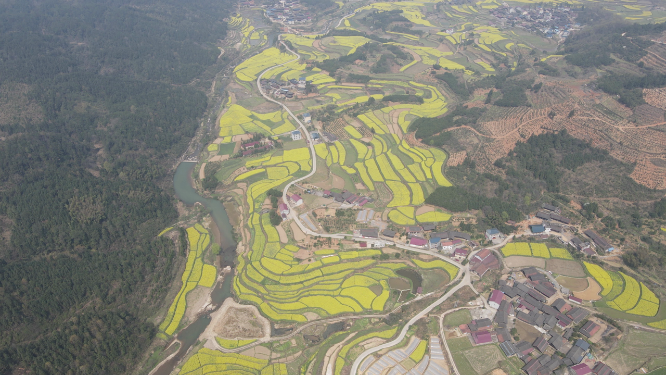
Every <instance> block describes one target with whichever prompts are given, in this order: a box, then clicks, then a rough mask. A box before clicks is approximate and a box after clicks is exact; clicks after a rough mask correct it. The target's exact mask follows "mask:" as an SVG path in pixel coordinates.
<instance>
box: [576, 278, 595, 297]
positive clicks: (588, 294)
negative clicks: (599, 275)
mask: <svg viewBox="0 0 666 375" xmlns="http://www.w3.org/2000/svg"><path fill="white" fill-rule="evenodd" d="M587 282H588V283H589V286H588V287H587V289H585V290H583V291H581V292H574V293H573V295H574V297H578V298H580V299H582V300H585V301H598V300H600V299H601V296H600V295H599V293H601V286H599V284H598V283H597V281H596V280H594V279H593V278H591V277H588V278H587Z"/></svg>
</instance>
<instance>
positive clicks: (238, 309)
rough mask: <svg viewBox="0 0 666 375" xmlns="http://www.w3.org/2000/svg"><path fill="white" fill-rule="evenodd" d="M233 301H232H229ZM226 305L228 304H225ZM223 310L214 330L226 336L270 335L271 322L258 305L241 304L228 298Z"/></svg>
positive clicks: (259, 336)
mask: <svg viewBox="0 0 666 375" xmlns="http://www.w3.org/2000/svg"><path fill="white" fill-rule="evenodd" d="M229 301H231V302H229ZM224 305H226V306H224ZM224 305H223V306H222V307H220V310H223V309H225V307H226V309H225V311H222V313H221V314H220V315H222V316H221V317H219V319H217V321H216V322H211V325H212V323H215V325H214V328H213V331H214V332H215V333H216V334H217V335H219V336H221V337H225V338H230V339H236V338H263V337H266V336H267V335H270V323H268V321H267V320H266V319H265V318H263V317H262V316H261V315H260V314H259V311H258V310H257V308H256V306H250V305H239V304H237V303H235V302H234V301H233V299H231V298H227V300H226V301H225V302H224Z"/></svg>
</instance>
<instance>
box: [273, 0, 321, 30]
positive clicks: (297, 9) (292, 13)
mask: <svg viewBox="0 0 666 375" xmlns="http://www.w3.org/2000/svg"><path fill="white" fill-rule="evenodd" d="M264 8H265V11H266V17H268V18H270V20H271V21H273V22H279V23H282V24H285V25H295V24H299V23H306V22H310V21H311V20H312V17H310V12H308V11H307V10H306V9H305V8H303V7H301V5H300V4H299V3H298V1H294V0H280V1H278V2H277V3H275V4H273V5H264Z"/></svg>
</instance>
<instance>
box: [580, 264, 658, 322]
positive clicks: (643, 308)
mask: <svg viewBox="0 0 666 375" xmlns="http://www.w3.org/2000/svg"><path fill="white" fill-rule="evenodd" d="M584 264H585V267H586V268H587V271H588V272H589V273H590V275H592V277H594V279H595V280H596V281H597V282H598V283H599V284H600V285H601V287H602V288H603V291H602V292H601V295H602V296H604V300H605V304H606V305H607V306H608V307H610V308H613V309H615V310H618V311H624V312H626V313H627V314H633V315H640V316H648V317H649V316H656V315H657V313H658V312H659V305H660V301H659V298H658V297H657V296H656V295H655V294H654V292H652V291H651V290H650V289H649V288H648V287H647V286H646V285H645V284H643V283H639V282H638V281H637V280H636V279H634V278H633V277H631V276H629V275H626V274H624V273H622V272H619V273H616V272H609V271H606V270H604V269H603V268H601V267H599V266H598V265H596V264H591V263H587V262H584Z"/></svg>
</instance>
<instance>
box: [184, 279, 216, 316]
mask: <svg viewBox="0 0 666 375" xmlns="http://www.w3.org/2000/svg"><path fill="white" fill-rule="evenodd" d="M210 291H211V288H206V287H203V286H197V287H196V288H194V290H192V291H191V292H189V293H187V297H186V298H185V299H186V300H187V311H186V312H185V318H186V319H187V320H188V321H190V322H193V321H194V320H195V318H196V316H197V313H198V312H199V311H200V310H201V309H202V308H203V307H204V306H205V305H206V304H207V302H208V298H209V295H210Z"/></svg>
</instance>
